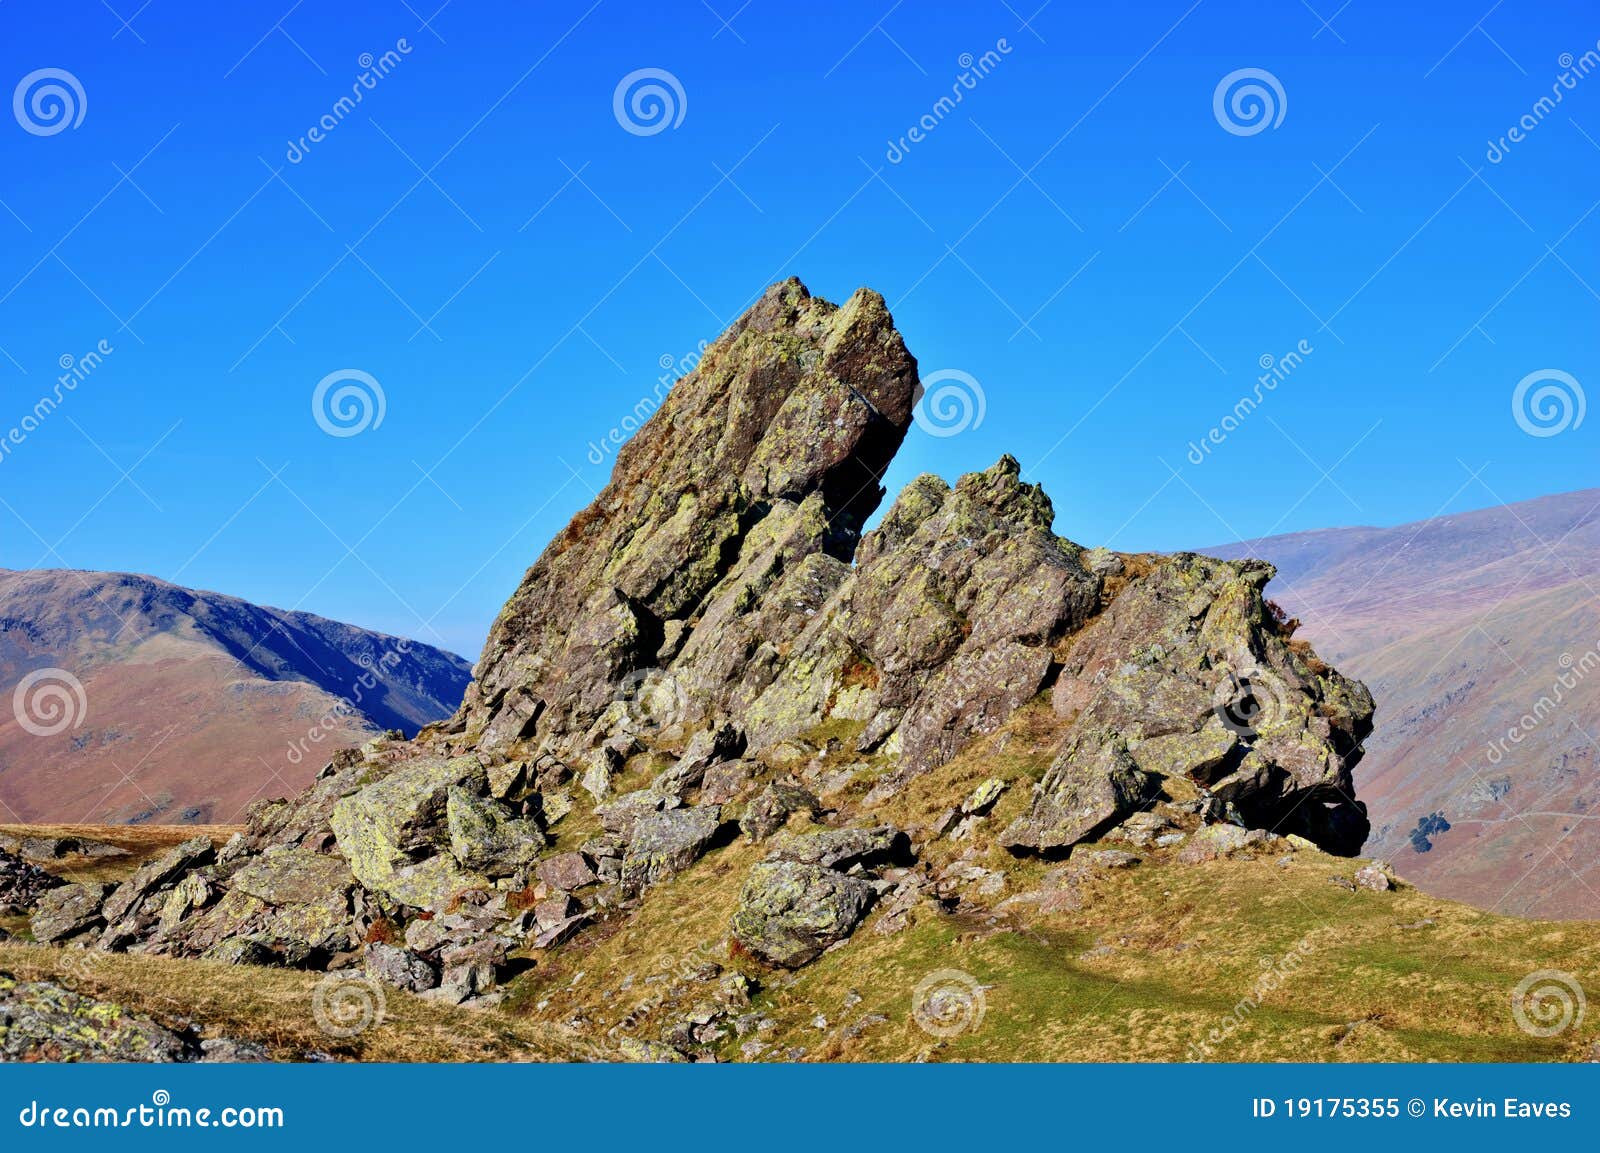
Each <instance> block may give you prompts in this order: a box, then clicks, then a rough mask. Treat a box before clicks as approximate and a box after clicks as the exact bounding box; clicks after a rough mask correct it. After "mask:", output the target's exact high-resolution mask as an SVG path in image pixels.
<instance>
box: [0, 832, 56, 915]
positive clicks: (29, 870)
mask: <svg viewBox="0 0 1600 1153" xmlns="http://www.w3.org/2000/svg"><path fill="white" fill-rule="evenodd" d="M64 884H66V882H65V881H63V880H62V879H61V878H60V877H58V876H56V875H55V874H54V873H48V872H46V871H45V870H43V869H41V868H40V867H39V866H38V865H35V864H32V863H30V862H29V861H26V860H23V859H22V857H21V856H18V855H16V854H14V853H11V852H9V851H7V850H6V849H3V848H0V916H5V917H16V916H21V915H23V914H25V913H28V912H29V911H31V910H32V909H33V907H34V905H36V904H38V901H39V898H40V897H42V896H43V895H44V894H45V893H47V892H48V891H49V890H51V889H58V888H60V887H61V886H62V885H64Z"/></svg>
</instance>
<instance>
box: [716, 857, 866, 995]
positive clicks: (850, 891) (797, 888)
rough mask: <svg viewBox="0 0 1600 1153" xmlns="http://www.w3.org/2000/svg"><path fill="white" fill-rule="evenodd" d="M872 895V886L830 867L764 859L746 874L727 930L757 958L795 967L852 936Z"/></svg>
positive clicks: (788, 967)
mask: <svg viewBox="0 0 1600 1153" xmlns="http://www.w3.org/2000/svg"><path fill="white" fill-rule="evenodd" d="M875 896H876V890H875V889H874V888H873V887H872V884H871V883H870V882H868V881H864V880H862V879H861V878H859V877H848V876H845V874H843V873H840V872H837V871H836V870H834V869H826V868H823V867H822V866H821V865H811V864H803V863H801V862H798V861H763V862H762V863H760V864H758V865H756V866H755V867H753V868H752V869H751V870H750V875H749V877H748V878H747V879H746V880H745V883H744V888H743V889H742V890H741V891H740V894H739V907H738V909H737V910H736V911H735V912H734V914H733V920H732V922H731V926H730V927H731V928H732V930H733V935H734V938H735V939H736V940H737V941H738V942H739V943H740V944H741V945H742V946H744V948H746V949H748V950H749V951H750V952H751V953H753V954H755V955H756V956H757V957H760V958H761V959H762V960H764V961H768V962H770V963H772V964H774V965H781V966H783V967H784V968H787V969H798V968H799V967H800V966H802V965H805V964H808V963H810V962H811V961H814V960H816V959H817V958H818V957H820V956H821V955H822V951H823V950H824V949H826V948H827V947H828V946H829V945H832V944H834V943H835V942H837V941H842V940H844V939H845V938H846V937H848V936H849V935H850V934H851V933H852V932H854V931H855V927H856V925H858V924H860V922H861V918H862V917H864V916H866V915H867V910H868V909H869V908H871V906H872V901H873V899H874V897H875Z"/></svg>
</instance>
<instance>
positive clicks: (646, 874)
mask: <svg viewBox="0 0 1600 1153" xmlns="http://www.w3.org/2000/svg"><path fill="white" fill-rule="evenodd" d="M721 823H722V810H721V809H720V808H718V807H717V806H716V805H702V806H698V807H696V808H692V809H668V810H667V811H666V812H661V813H650V814H648V815H646V816H644V817H641V818H640V819H639V821H638V823H637V824H635V825H634V827H633V837H632V839H631V840H630V841H629V842H628V853H627V855H626V856H625V857H623V859H622V874H621V883H622V888H623V890H624V891H625V892H629V893H637V892H639V891H641V890H642V889H644V888H645V886H647V885H653V884H655V883H656V882H657V881H661V880H664V879H666V878H667V877H670V876H672V875H673V874H674V873H681V872H683V870H685V869H687V868H688V867H689V866H690V865H692V864H694V863H695V861H697V860H699V859H700V854H701V853H704V852H705V851H706V846H707V845H709V844H710V843H711V840H712V838H713V837H715V836H716V835H717V828H718V826H719V825H721Z"/></svg>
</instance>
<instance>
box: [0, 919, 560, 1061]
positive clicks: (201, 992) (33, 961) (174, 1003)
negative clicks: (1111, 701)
mask: <svg viewBox="0 0 1600 1153" xmlns="http://www.w3.org/2000/svg"><path fill="white" fill-rule="evenodd" d="M0 970H4V971H5V972H8V973H10V974H12V975H13V976H14V977H16V978H18V979H19V980H23V981H35V980H53V981H56V982H59V983H61V984H63V985H66V986H67V987H69V988H71V989H73V990H75V991H76V992H79V993H82V994H84V995H86V996H92V997H97V998H100V999H103V1000H107V1001H112V1002H114V1003H116V1004H119V1005H122V1006H123V1007H125V1008H127V1009H131V1010H134V1011H136V1012H140V1013H146V1014H148V1015H150V1016H152V1017H154V1018H155V1019H156V1020H158V1021H161V1022H163V1023H164V1024H167V1025H176V1024H181V1023H182V1022H185V1021H194V1022H197V1023H199V1024H200V1025H201V1027H202V1031H203V1032H204V1034H205V1035H206V1036H208V1037H216V1036H228V1037H234V1038H241V1039H245V1040H251V1041H258V1042H260V1043H262V1044H264V1045H266V1046H267V1048H268V1050H269V1051H270V1052H271V1053H272V1055H273V1056H274V1057H275V1058H278V1059H280V1060H304V1059H305V1057H306V1055H307V1054H308V1053H323V1054H327V1055H329V1056H332V1057H335V1058H338V1059H342V1060H359V1061H428V1062H434V1061H571V1060H583V1059H586V1058H587V1057H588V1056H589V1055H590V1054H589V1052H588V1051H587V1050H585V1049H584V1048H583V1047H582V1046H581V1045H579V1044H576V1043H574V1042H573V1041H572V1040H570V1039H568V1038H566V1037H564V1036H563V1035H562V1033H561V1031H560V1030H558V1029H556V1028H553V1027H550V1026H545V1025H541V1024H539V1023H537V1022H533V1021H528V1020H519V1019H517V1018H514V1017H510V1016H507V1015H506V1014H504V1013H501V1012H499V1011H497V1010H493V1009H488V1010H474V1009H465V1008H454V1007H446V1006H441V1005H434V1004H430V1003H428V1002H426V1001H422V1000H419V999H417V998H416V997H413V996H411V995H410V994H407V993H402V992H399V991H398V990H394V989H389V990H387V991H386V992H385V995H384V1015H383V1020H382V1023H381V1024H379V1025H377V1026H375V1027H374V1028H371V1029H368V1030H366V1031H365V1032H362V1033H360V1034H358V1035H357V1036H355V1037H352V1038H348V1039H340V1038H337V1037H330V1036H328V1035H327V1034H326V1033H324V1032H323V1031H322V1030H321V1029H320V1028H319V1027H318V1025H317V1021H316V1018H315V1016H314V1015H313V1012H312V996H313V993H314V991H315V989H316V987H317V984H318V983H319V982H320V981H322V980H325V979H327V975H326V974H322V973H304V972H297V971H293V970H287V969H263V968H259V967H256V966H248V965H242V966H230V965H222V964H217V963H213V962H208V961H193V960H173V959H170V958H165V957H140V956H131V955H115V954H106V953H91V952H86V951H83V950H78V949H70V950H69V949H51V948H46V947H43V946H39V945H21V944H14V943H6V944H0Z"/></svg>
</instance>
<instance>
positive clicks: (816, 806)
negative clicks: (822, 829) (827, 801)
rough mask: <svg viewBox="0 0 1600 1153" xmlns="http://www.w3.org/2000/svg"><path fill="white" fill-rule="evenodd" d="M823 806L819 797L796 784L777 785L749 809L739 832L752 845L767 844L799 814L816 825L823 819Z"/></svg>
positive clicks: (742, 819) (780, 783) (754, 800)
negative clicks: (807, 815)
mask: <svg viewBox="0 0 1600 1153" xmlns="http://www.w3.org/2000/svg"><path fill="white" fill-rule="evenodd" d="M822 811H823V809H822V802H821V801H819V800H818V799H817V797H816V794H815V793H813V792H811V790H809V789H807V788H805V787H804V786H802V785H800V784H797V783H796V782H794V781H773V782H772V783H770V784H769V785H767V787H766V788H764V789H762V790H761V791H760V792H759V793H757V794H756V795H755V797H754V798H753V799H752V800H751V801H750V804H749V805H747V806H746V807H745V811H744V816H743V817H741V818H740V819H739V828H740V830H741V831H742V832H743V833H744V835H745V836H747V837H749V838H750V839H751V840H752V841H764V840H766V839H767V838H768V837H770V836H772V835H773V834H774V833H776V832H777V831H778V830H779V829H781V828H783V827H784V825H786V824H787V823H788V821H789V818H790V817H791V816H792V815H793V814H795V813H799V812H805V813H808V814H809V815H810V817H811V819H812V820H813V821H815V820H817V819H818V818H820V817H821V816H822Z"/></svg>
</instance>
